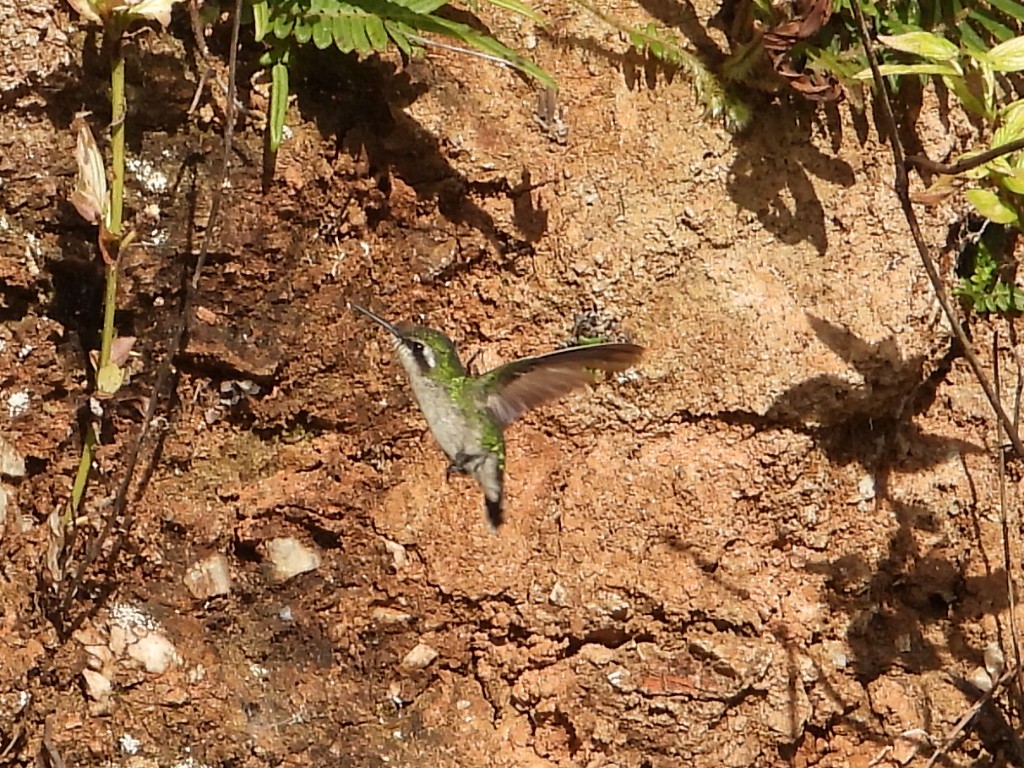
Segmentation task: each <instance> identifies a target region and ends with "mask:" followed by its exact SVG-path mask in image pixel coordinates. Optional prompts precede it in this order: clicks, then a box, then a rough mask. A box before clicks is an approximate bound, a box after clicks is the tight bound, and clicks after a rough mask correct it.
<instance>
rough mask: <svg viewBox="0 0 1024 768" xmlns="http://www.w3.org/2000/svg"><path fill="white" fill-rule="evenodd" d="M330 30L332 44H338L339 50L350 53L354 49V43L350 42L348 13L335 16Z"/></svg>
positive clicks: (350, 29) (350, 20)
mask: <svg viewBox="0 0 1024 768" xmlns="http://www.w3.org/2000/svg"><path fill="white" fill-rule="evenodd" d="M331 31H332V33H333V34H334V44H335V45H336V46H338V50H339V51H341V52H342V53H351V52H352V51H354V50H355V49H356V46H355V43H353V42H352V19H351V18H350V17H349V16H348V14H338V15H337V16H335V17H334V22H333V23H332V25H331Z"/></svg>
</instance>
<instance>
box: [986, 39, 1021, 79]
mask: <svg viewBox="0 0 1024 768" xmlns="http://www.w3.org/2000/svg"><path fill="white" fill-rule="evenodd" d="M985 60H986V61H988V63H989V64H990V65H991V67H992V69H994V70H995V71H996V72H1019V71H1021V70H1022V69H1024V37H1015V38H1013V39H1011V40H1007V41H1006V42H1005V43H1000V44H999V45H997V46H996V47H995V48H993V49H992V50H991V51H989V52H988V54H987V55H986V56H985Z"/></svg>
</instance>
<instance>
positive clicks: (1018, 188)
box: [999, 168, 1024, 195]
mask: <svg viewBox="0 0 1024 768" xmlns="http://www.w3.org/2000/svg"><path fill="white" fill-rule="evenodd" d="M999 183H1000V184H1001V185H1002V186H1003V187H1004V188H1005V189H1006V190H1007V191H1009V192H1012V193H1013V194H1015V195H1024V169H1021V168H1016V169H1014V170H1013V171H1012V172H1011V173H1009V174H1007V175H1006V176H1003V177H1002V178H1001V179H1000V180H999Z"/></svg>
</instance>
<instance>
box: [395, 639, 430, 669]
mask: <svg viewBox="0 0 1024 768" xmlns="http://www.w3.org/2000/svg"><path fill="white" fill-rule="evenodd" d="M437 657H438V653H437V651H435V650H434V649H433V648H431V647H430V646H429V645H427V644H426V643H420V644H419V645H417V646H416V647H415V648H413V649H412V650H411V651H409V652H408V653H407V654H405V658H404V659H402V666H403V667H405V668H406V669H426V668H427V667H429V666H430V665H431V664H432V663H433V662H434V659H436V658H437Z"/></svg>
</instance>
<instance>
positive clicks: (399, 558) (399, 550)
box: [384, 539, 409, 570]
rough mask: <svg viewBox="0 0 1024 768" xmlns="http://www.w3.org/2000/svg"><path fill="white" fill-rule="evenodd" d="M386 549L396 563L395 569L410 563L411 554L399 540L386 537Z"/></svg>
mask: <svg viewBox="0 0 1024 768" xmlns="http://www.w3.org/2000/svg"><path fill="white" fill-rule="evenodd" d="M384 549H386V550H387V551H388V554H389V555H391V559H392V560H393V561H394V563H395V570H400V569H401V568H403V567H405V566H406V565H407V564H408V563H409V555H408V554H407V553H406V551H405V547H403V546H402V545H401V544H399V543H398V542H397V541H391V539H384Z"/></svg>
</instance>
